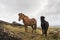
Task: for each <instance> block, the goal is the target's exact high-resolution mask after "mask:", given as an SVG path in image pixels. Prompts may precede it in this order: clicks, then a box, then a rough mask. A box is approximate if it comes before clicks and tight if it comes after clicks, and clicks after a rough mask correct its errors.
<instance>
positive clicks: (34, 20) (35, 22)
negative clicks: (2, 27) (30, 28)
mask: <svg viewBox="0 0 60 40" xmlns="http://www.w3.org/2000/svg"><path fill="white" fill-rule="evenodd" d="M32 20H33V23H34V30H36V28H37V21H36V19H35V18H32Z"/></svg>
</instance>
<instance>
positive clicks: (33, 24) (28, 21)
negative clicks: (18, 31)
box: [18, 13, 37, 32]
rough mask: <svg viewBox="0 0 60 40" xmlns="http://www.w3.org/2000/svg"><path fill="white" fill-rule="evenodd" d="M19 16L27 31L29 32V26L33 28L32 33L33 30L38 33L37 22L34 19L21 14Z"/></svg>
mask: <svg viewBox="0 0 60 40" xmlns="http://www.w3.org/2000/svg"><path fill="white" fill-rule="evenodd" d="M18 16H19V21H20V20H23V23H24V27H25V31H27V26H31V27H32V32H33V30H35V31H36V28H37V21H36V20H35V19H34V18H32V19H30V18H29V17H28V16H26V15H24V14H23V13H19V14H18Z"/></svg>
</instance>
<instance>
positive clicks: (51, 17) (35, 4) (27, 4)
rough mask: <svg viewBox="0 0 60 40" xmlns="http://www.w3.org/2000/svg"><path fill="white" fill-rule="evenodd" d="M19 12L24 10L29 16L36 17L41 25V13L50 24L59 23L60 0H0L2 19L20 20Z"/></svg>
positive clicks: (0, 15)
mask: <svg viewBox="0 0 60 40" xmlns="http://www.w3.org/2000/svg"><path fill="white" fill-rule="evenodd" d="M19 12H23V13H24V14H25V15H27V16H28V17H29V18H33V17H34V18H36V20H37V24H38V25H39V26H40V16H41V15H44V16H45V17H46V20H47V21H48V22H49V23H50V25H58V24H59V23H60V22H59V20H60V0H0V19H1V20H5V21H8V22H12V21H17V22H19V21H18V13H19ZM55 22H56V23H55ZM21 23H23V22H21Z"/></svg>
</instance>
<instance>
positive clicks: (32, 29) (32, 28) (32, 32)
mask: <svg viewBox="0 0 60 40" xmlns="http://www.w3.org/2000/svg"><path fill="white" fill-rule="evenodd" d="M31 27H32V33H33V25H32V26H31Z"/></svg>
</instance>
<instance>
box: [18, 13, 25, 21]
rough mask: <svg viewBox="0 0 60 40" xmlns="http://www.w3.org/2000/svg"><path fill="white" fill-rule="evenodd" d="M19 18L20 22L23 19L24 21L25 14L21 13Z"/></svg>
mask: <svg viewBox="0 0 60 40" xmlns="http://www.w3.org/2000/svg"><path fill="white" fill-rule="evenodd" d="M18 16H19V19H18V20H19V21H20V20H21V19H23V17H24V14H23V13H19V14H18Z"/></svg>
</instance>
